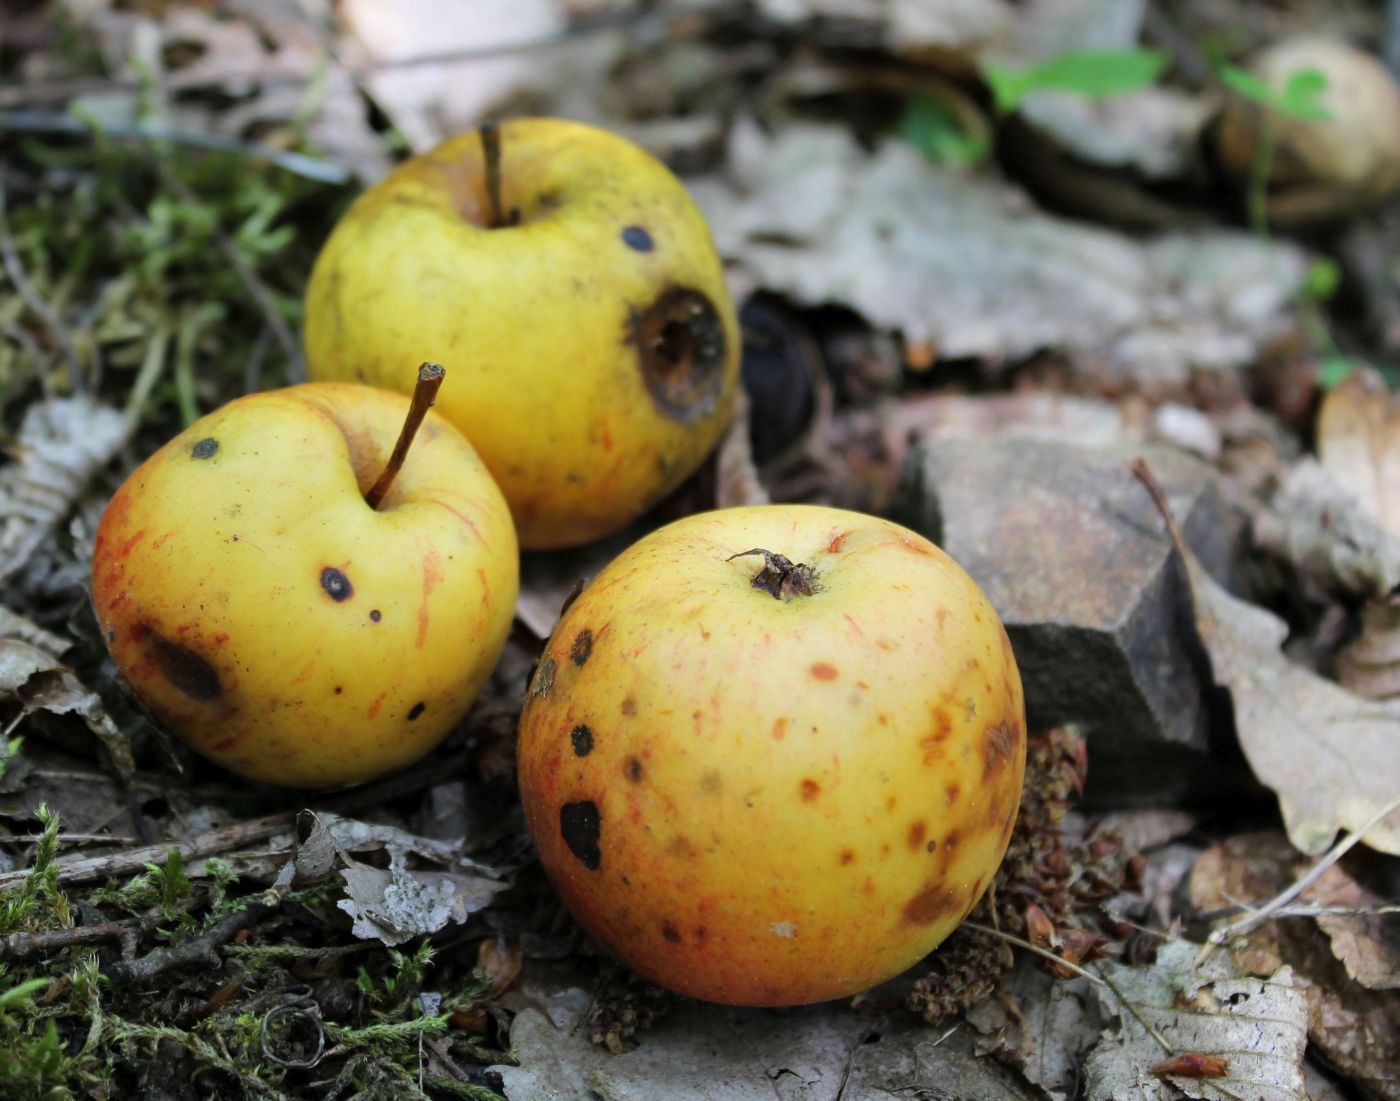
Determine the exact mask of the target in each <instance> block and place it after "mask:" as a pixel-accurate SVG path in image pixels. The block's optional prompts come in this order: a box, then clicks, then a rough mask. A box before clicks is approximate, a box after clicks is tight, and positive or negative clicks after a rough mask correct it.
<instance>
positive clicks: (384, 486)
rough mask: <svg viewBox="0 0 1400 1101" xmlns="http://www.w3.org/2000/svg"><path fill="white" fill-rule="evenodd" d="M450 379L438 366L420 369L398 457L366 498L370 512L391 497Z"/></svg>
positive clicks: (391, 460) (392, 457)
mask: <svg viewBox="0 0 1400 1101" xmlns="http://www.w3.org/2000/svg"><path fill="white" fill-rule="evenodd" d="M446 376H447V372H446V371H445V370H443V368H442V367H441V366H440V365H439V364H436V363H425V364H423V366H421V367H419V368H418V382H417V384H416V385H415V386H414V387H413V397H412V399H411V400H410V402H409V406H408V416H406V417H405V418H404V421H403V429H402V430H401V431H400V432H399V439H398V442H397V443H396V444H394V453H393V454H392V455H390V456H389V461H388V462H387V463H385V464H384V470H383V472H382V473H381V474H380V475H379V480H378V481H376V482H375V483H374V485H372V486H371V487H370V490H369V492H368V493H366V494H365V504H367V505H369V507H370V508H375V509H377V508H378V507H379V503H380V502H381V501H383V500H384V498H385V497H386V496H387V495H388V493H389V487H390V486H391V485H393V484H394V478H395V477H396V476H397V475H398V473H399V468H400V467H402V466H403V461H404V459H406V458H408V449H409V448H410V447H412V446H413V437H414V436H416V435H418V428H419V426H420V425H421V424H422V423H423V418H424V417H426V416H427V415H428V410H429V409H431V408H432V407H433V401H434V400H435V399H436V398H437V392H438V387H440V386H441V385H442V380H443V379H444V378H445V377H446Z"/></svg>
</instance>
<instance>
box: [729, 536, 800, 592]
mask: <svg viewBox="0 0 1400 1101" xmlns="http://www.w3.org/2000/svg"><path fill="white" fill-rule="evenodd" d="M749 555H762V556H763V569H761V570H759V571H758V573H756V574H754V575H753V580H752V581H751V582H750V584H751V585H752V586H753V587H754V588H755V589H758V590H759V591H761V592H765V593H767V594H768V595H769V596H771V597H774V598H775V599H778V600H788V599H790V598H792V597H794V596H811V595H812V593H813V592H815V591H816V577H815V575H814V572H813V570H812V567H811V566H807V565H804V564H803V563H801V562H798V563H796V564H794V563H793V561H792V559H790V558H788V557H787V556H786V555H782V554H774V553H773V552H772V551H770V550H764V549H763V548H762V547H754V549H753V550H746V551H740V552H739V553H738V554H731V555H730V556H729V557H728V558H726V559H725V561H726V562H733V561H734V559H736V558H747V557H749Z"/></svg>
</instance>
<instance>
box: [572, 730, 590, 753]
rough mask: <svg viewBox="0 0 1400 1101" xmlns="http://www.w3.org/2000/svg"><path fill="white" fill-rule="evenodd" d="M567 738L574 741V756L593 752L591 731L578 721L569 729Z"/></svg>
mask: <svg viewBox="0 0 1400 1101" xmlns="http://www.w3.org/2000/svg"><path fill="white" fill-rule="evenodd" d="M569 740H570V741H571V742H573V743H574V756H575V757H587V756H588V755H589V754H590V753H592V752H593V731H591V730H589V729H588V727H586V726H584V725H583V723H579V724H578V726H576V727H574V728H573V730H571V731H569Z"/></svg>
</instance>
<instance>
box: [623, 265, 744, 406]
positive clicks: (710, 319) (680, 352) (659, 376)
mask: <svg viewBox="0 0 1400 1101" xmlns="http://www.w3.org/2000/svg"><path fill="white" fill-rule="evenodd" d="M627 329H628V331H627V333H626V335H625V342H626V343H628V344H631V345H633V346H634V347H635V348H636V349H637V353H638V357H639V358H640V360H641V369H642V381H643V382H644V383H645V384H646V388H647V393H648V394H649V395H650V396H651V400H652V404H654V405H655V406H656V408H657V410H658V411H659V412H660V413H661V414H662V415H663V416H666V417H669V418H670V419H671V420H674V421H679V422H680V423H681V424H691V423H693V422H695V421H698V420H699V419H700V418H701V417H704V416H708V415H709V414H710V413H712V412H714V410H715V407H716V406H717V405H718V404H719V397H720V393H721V391H722V390H723V389H724V364H725V360H726V358H727V348H726V345H725V336H724V324H723V322H722V321H721V320H720V315H719V311H718V310H717V309H715V304H714V303H713V302H711V301H710V299H709V298H708V297H707V296H706V295H704V294H701V293H700V292H699V291H697V290H693V289H692V288H690V287H670V288H668V289H667V290H665V291H663V292H662V294H661V296H660V297H659V298H657V299H656V301H655V302H653V303H652V304H651V305H650V306H647V307H646V308H645V309H640V310H639V309H633V310H631V311H630V313H629V317H628V321H627Z"/></svg>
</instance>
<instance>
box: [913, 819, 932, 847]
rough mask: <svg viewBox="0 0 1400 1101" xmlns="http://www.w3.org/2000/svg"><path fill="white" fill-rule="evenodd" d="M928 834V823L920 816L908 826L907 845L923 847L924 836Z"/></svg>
mask: <svg viewBox="0 0 1400 1101" xmlns="http://www.w3.org/2000/svg"><path fill="white" fill-rule="evenodd" d="M927 836H928V823H926V822H925V821H924V820H923V819H922V818H921V819H919V821H917V822H915V823H914V824H913V825H911V826H910V827H909V847H910V848H911V849H921V848H923V844H924V838H925V837H927Z"/></svg>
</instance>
